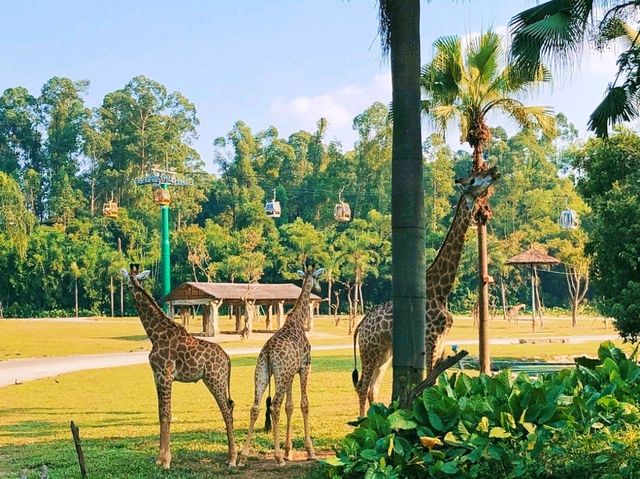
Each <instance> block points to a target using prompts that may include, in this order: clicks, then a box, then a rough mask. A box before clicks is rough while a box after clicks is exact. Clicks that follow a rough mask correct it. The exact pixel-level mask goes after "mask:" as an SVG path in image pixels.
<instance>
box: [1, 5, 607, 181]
mask: <svg viewBox="0 0 640 479" xmlns="http://www.w3.org/2000/svg"><path fill="white" fill-rule="evenodd" d="M533 4H534V2H532V1H525V0H523V1H517V0H469V1H465V2H453V1H448V0H433V1H432V2H423V3H422V15H421V34H422V58H423V62H426V61H427V60H428V59H429V57H430V54H431V45H432V43H433V41H434V39H435V38H437V37H438V36H441V35H450V34H460V35H468V34H473V33H476V32H479V31H481V30H486V29H487V28H489V27H490V26H493V27H494V28H496V29H497V30H499V31H503V30H505V27H506V25H507V23H508V20H509V18H510V17H511V16H512V15H513V14H514V13H516V12H518V11H519V10H521V9H524V8H526V7H528V6H531V5H533ZM376 8H377V5H376V3H375V1H374V0H351V1H343V0H269V1H255V0H180V1H177V0H171V1H169V0H128V1H123V0H92V1H86V0H85V1H81V0H56V1H51V0H2V2H0V21H1V22H2V25H3V29H1V30H0V51H1V52H2V53H1V54H0V58H1V59H2V60H1V63H0V65H2V74H0V89H2V90H4V89H5V88H8V87H12V86H17V85H22V86H25V87H27V88H28V89H29V90H30V91H31V92H32V93H33V94H37V93H38V91H39V89H40V87H41V86H42V85H43V84H44V83H45V82H46V81H47V80H48V79H49V78H51V77H52V76H56V75H57V76H66V77H69V78H71V79H74V80H79V79H88V80H90V82H91V87H90V90H89V93H88V95H87V97H86V102H87V105H89V106H98V105H99V104H100V103H101V101H102V98H103V97H104V95H105V94H106V93H108V92H110V91H113V90H116V89H119V88H122V87H123V86H124V85H125V84H126V83H127V82H128V81H129V80H130V79H131V78H132V77H134V76H136V75H139V74H143V75H146V76H148V77H150V78H153V79H154V80H157V81H159V82H160V83H162V84H164V85H165V86H166V87H167V88H168V89H169V90H170V91H174V90H178V91H181V92H182V93H183V94H185V95H186V96H187V97H188V98H189V99H190V100H191V101H192V102H194V103H195V105H196V107H197V109H198V117H199V118H200V127H199V138H198V140H197V141H196V142H195V146H196V148H197V149H198V151H199V152H200V154H201V155H202V157H203V159H205V161H206V162H207V166H208V169H213V165H212V164H211V158H212V156H213V146H212V142H213V140H214V138H216V137H218V136H221V135H224V134H225V133H226V132H227V131H228V130H229V129H230V128H231V126H232V124H233V123H234V122H235V121H236V120H243V121H245V122H246V123H247V124H248V125H249V126H250V127H251V128H252V129H254V131H258V130H261V129H264V128H266V127H268V126H269V125H275V126H276V127H277V128H278V129H279V131H280V133H281V135H283V136H286V135H289V134H290V133H291V132H293V131H295V130H298V129H307V130H311V131H312V130H313V129H314V128H315V123H316V121H317V119H318V118H320V117H321V116H325V117H327V118H328V119H329V122H330V129H329V135H328V136H329V139H331V138H333V137H335V138H337V139H339V140H341V141H342V143H343V145H344V146H345V148H346V149H349V148H351V146H352V144H353V141H354V140H355V135H354V133H353V131H352V129H351V121H352V119H353V117H354V116H355V115H357V114H358V113H360V112H361V111H362V110H364V109H365V108H366V107H367V106H368V105H370V104H371V103H372V102H373V101H376V100H380V101H383V102H385V103H386V102H388V101H389V100H390V97H391V86H390V76H389V66H388V63H387V62H385V61H382V58H381V54H380V49H379V41H378V38H377V33H376V32H377V17H376ZM554 73H556V77H558V76H559V75H558V73H562V75H561V77H560V79H559V81H558V82H556V83H555V85H554V86H553V88H545V89H544V90H542V91H540V92H538V93H537V94H535V95H532V96H531V97H530V98H527V101H528V102H530V103H532V104H533V103H535V104H546V105H551V106H553V107H554V108H555V110H556V111H563V112H565V113H566V114H567V116H568V117H569V119H570V120H571V121H572V122H573V123H575V125H576V126H577V127H578V129H579V130H580V131H581V132H582V133H584V132H585V126H586V122H587V118H588V115H589V113H590V112H591V111H592V109H593V108H594V107H595V106H596V105H597V104H598V103H599V102H600V100H601V98H602V93H603V91H604V89H605V87H606V85H607V83H608V82H609V81H611V80H612V78H613V76H614V74H615V55H614V54H613V53H612V52H607V53H604V54H599V53H597V54H594V53H586V54H585V55H584V57H583V58H582V60H581V62H580V64H579V65H578V66H577V67H576V68H575V69H574V70H573V71H571V72H566V71H565V72H558V71H554ZM426 132H428V128H425V133H426ZM449 142H450V144H451V145H452V146H454V147H457V146H458V141H457V139H456V136H455V132H452V135H451V136H450V138H449Z"/></svg>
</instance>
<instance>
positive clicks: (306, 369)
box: [300, 364, 316, 460]
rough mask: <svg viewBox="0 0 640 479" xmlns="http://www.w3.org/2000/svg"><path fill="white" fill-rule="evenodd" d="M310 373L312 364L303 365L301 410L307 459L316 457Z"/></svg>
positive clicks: (301, 374) (301, 372) (301, 373)
mask: <svg viewBox="0 0 640 479" xmlns="http://www.w3.org/2000/svg"><path fill="white" fill-rule="evenodd" d="M310 373H311V364H307V365H305V366H303V367H302V369H301V370H300V410H301V411H302V419H303V421H304V447H305V448H306V449H307V459H309V460H313V459H315V458H316V453H315V452H314V450H313V442H312V441H311V434H310V432H309V398H308V397H307V387H308V385H309V374H310Z"/></svg>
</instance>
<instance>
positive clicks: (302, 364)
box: [240, 265, 324, 465]
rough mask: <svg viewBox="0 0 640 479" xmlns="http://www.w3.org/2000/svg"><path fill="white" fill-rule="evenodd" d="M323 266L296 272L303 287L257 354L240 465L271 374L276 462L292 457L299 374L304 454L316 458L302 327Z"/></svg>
mask: <svg viewBox="0 0 640 479" xmlns="http://www.w3.org/2000/svg"><path fill="white" fill-rule="evenodd" d="M323 271H324V268H320V269H317V270H316V269H315V266H314V265H305V266H304V271H298V275H299V276H301V277H302V278H304V280H303V282H302V290H301V291H300V296H299V297H298V299H297V301H296V303H295V305H294V307H293V309H292V310H291V311H290V312H289V314H288V315H287V318H286V320H285V323H284V325H283V326H282V328H280V329H279V330H278V331H276V333H275V334H274V335H273V336H271V338H269V340H268V341H267V342H266V343H265V345H264V346H263V347H262V350H261V351H260V354H259V355H258V360H257V362H256V370H255V377H254V380H255V396H254V401H253V407H252V408H251V420H250V423H249V431H248V433H247V439H246V441H245V443H244V447H243V449H242V455H241V456H240V465H244V464H245V463H246V460H247V456H248V455H249V451H250V449H251V438H252V435H253V430H254V425H255V422H256V420H257V419H258V413H259V412H260V401H261V400H262V396H263V395H264V392H265V390H266V389H267V386H269V388H270V379H271V376H272V375H273V378H274V383H275V395H274V398H273V403H271V397H268V398H267V418H266V422H265V430H267V431H268V430H269V429H270V427H271V420H273V445H274V447H273V449H274V456H275V459H276V462H277V463H278V465H283V464H284V461H285V459H286V460H288V461H290V460H291V450H292V443H291V415H292V414H293V396H292V391H293V378H294V376H295V375H296V374H299V375H300V410H301V411H302V418H303V421H304V444H305V448H306V449H307V457H308V458H309V459H315V452H314V450H313V443H312V441H311V436H310V434H309V400H308V398H307V386H308V380H309V374H310V373H311V345H310V344H309V340H308V339H307V336H306V334H305V327H306V325H307V324H308V321H309V319H310V308H309V295H310V294H311V290H315V291H318V290H319V289H320V284H319V283H318V278H319V277H320V275H321V274H322V273H323ZM285 395H286V399H287V402H286V404H285V412H286V413H287V435H286V438H285V443H284V455H281V453H280V431H279V420H280V406H281V405H282V400H283V399H284V397H285Z"/></svg>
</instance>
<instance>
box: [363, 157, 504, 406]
mask: <svg viewBox="0 0 640 479" xmlns="http://www.w3.org/2000/svg"><path fill="white" fill-rule="evenodd" d="M498 178H500V173H498V172H497V171H496V167H495V166H494V167H493V168H489V169H487V170H483V171H480V172H478V173H475V174H473V175H471V176H470V177H468V178H466V179H463V180H456V183H458V185H460V187H461V189H462V194H461V196H460V200H459V201H458V205H457V207H456V214H455V216H454V218H453V221H452V223H451V227H450V228H449V231H448V232H447V236H446V237H445V239H444V243H443V244H442V246H441V247H440V251H438V254H437V256H436V258H435V259H434V260H433V263H432V264H431V266H430V267H429V268H428V269H427V272H426V285H427V288H426V295H427V311H426V331H425V354H426V358H425V359H426V366H427V370H429V371H430V370H431V368H433V366H434V365H435V363H436V362H437V360H438V359H439V358H440V357H441V355H442V353H443V350H444V340H445V338H446V336H447V333H448V332H449V329H451V325H452V323H453V319H452V317H451V313H450V312H449V310H448V309H447V297H448V296H449V293H450V292H451V289H452V287H453V282H454V280H455V278H456V272H457V270H458V265H459V263H460V256H461V254H462V247H463V246H464V240H465V235H466V232H467V229H468V228H469V224H470V222H471V217H472V215H473V213H474V209H475V205H476V200H477V199H478V198H479V197H482V196H484V195H486V194H487V190H488V189H489V186H491V184H492V183H493V182H494V181H495V180H497V179H498ZM485 281H487V282H488V281H490V278H485ZM392 333H393V303H392V302H391V301H389V302H387V303H384V304H381V305H378V306H376V307H374V308H373V309H372V310H370V311H369V312H368V313H367V314H366V316H365V317H364V318H363V319H362V321H361V322H360V324H359V325H358V327H357V328H356V331H355V333H354V334H353V360H354V363H355V365H356V367H355V369H354V370H353V374H352V378H353V385H354V387H355V388H356V391H357V392H358V399H359V403H360V416H364V410H365V403H366V400H367V399H369V403H370V404H371V403H372V402H373V401H374V400H375V398H376V397H377V395H378V390H379V388H380V384H381V382H382V378H383V376H384V373H385V371H386V369H387V368H388V367H389V364H390V363H391V359H392V351H391V347H392ZM356 339H357V340H358V343H359V345H360V358H361V361H362V377H361V378H360V379H359V380H358V369H357V359H356Z"/></svg>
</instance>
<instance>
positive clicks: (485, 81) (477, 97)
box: [421, 31, 555, 373]
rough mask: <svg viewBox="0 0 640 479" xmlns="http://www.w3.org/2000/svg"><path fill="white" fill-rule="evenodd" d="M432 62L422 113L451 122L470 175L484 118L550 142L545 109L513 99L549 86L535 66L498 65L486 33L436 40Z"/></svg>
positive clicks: (483, 282)
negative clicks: (469, 151)
mask: <svg viewBox="0 0 640 479" xmlns="http://www.w3.org/2000/svg"><path fill="white" fill-rule="evenodd" d="M434 48H435V52H434V56H433V59H432V60H431V62H430V63H427V64H426V65H425V66H424V67H423V69H422V76H421V83H422V89H423V92H424V100H423V102H422V107H423V110H424V112H425V113H427V114H428V115H429V117H430V118H431V119H432V120H433V123H434V124H435V126H436V128H437V129H438V130H439V131H440V132H442V133H444V132H445V131H446V129H447V128H448V127H449V126H450V125H451V123H452V122H455V123H457V125H458V128H459V129H460V136H461V141H463V142H466V143H468V144H469V145H470V146H471V147H472V148H473V172H477V171H480V170H482V169H484V168H486V167H487V165H486V164H485V162H484V159H483V149H484V146H485V145H486V144H487V142H488V141H489V140H490V137H491V133H490V130H489V125H488V124H487V116H488V115H489V114H490V113H491V112H493V111H496V110H497V111H500V112H502V113H505V114H507V115H508V116H510V117H512V118H513V119H515V120H516V122H517V123H519V124H520V125H521V126H522V127H537V128H540V130H541V131H542V133H543V134H544V135H546V136H550V135H552V134H553V133H554V131H555V120H554V116H553V112H552V110H551V109H550V108H549V107H544V106H526V105H524V104H523V103H522V102H521V101H519V100H517V99H516V98H515V96H517V95H518V94H521V93H524V92H526V91H528V90H529V89H531V88H532V87H534V86H536V85H538V84H541V83H544V82H547V81H549V80H550V75H549V73H548V71H547V70H546V69H545V68H544V67H542V66H540V67H539V68H538V69H537V70H536V71H535V72H534V74H532V75H528V74H527V75H525V74H524V73H522V72H521V71H519V70H517V69H515V68H513V66H511V65H504V61H503V60H504V52H503V49H502V40H501V38H500V36H499V35H498V34H496V33H495V32H492V31H489V32H487V33H484V34H482V35H480V36H478V37H476V38H473V39H472V40H470V41H469V42H467V43H463V40H462V38H460V37H459V36H449V37H442V38H439V39H438V40H436V42H435V43H434ZM490 217H491V210H490V208H489V205H488V203H487V198H484V199H480V200H479V202H478V207H477V210H476V213H475V221H476V223H477V224H478V262H479V280H480V285H479V313H480V314H479V317H480V321H479V336H480V370H481V371H482V372H485V373H488V372H489V366H490V362H489V351H488V318H489V282H490V277H489V273H488V267H487V261H488V258H487V225H486V223H487V220H488V219H489V218H490Z"/></svg>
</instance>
